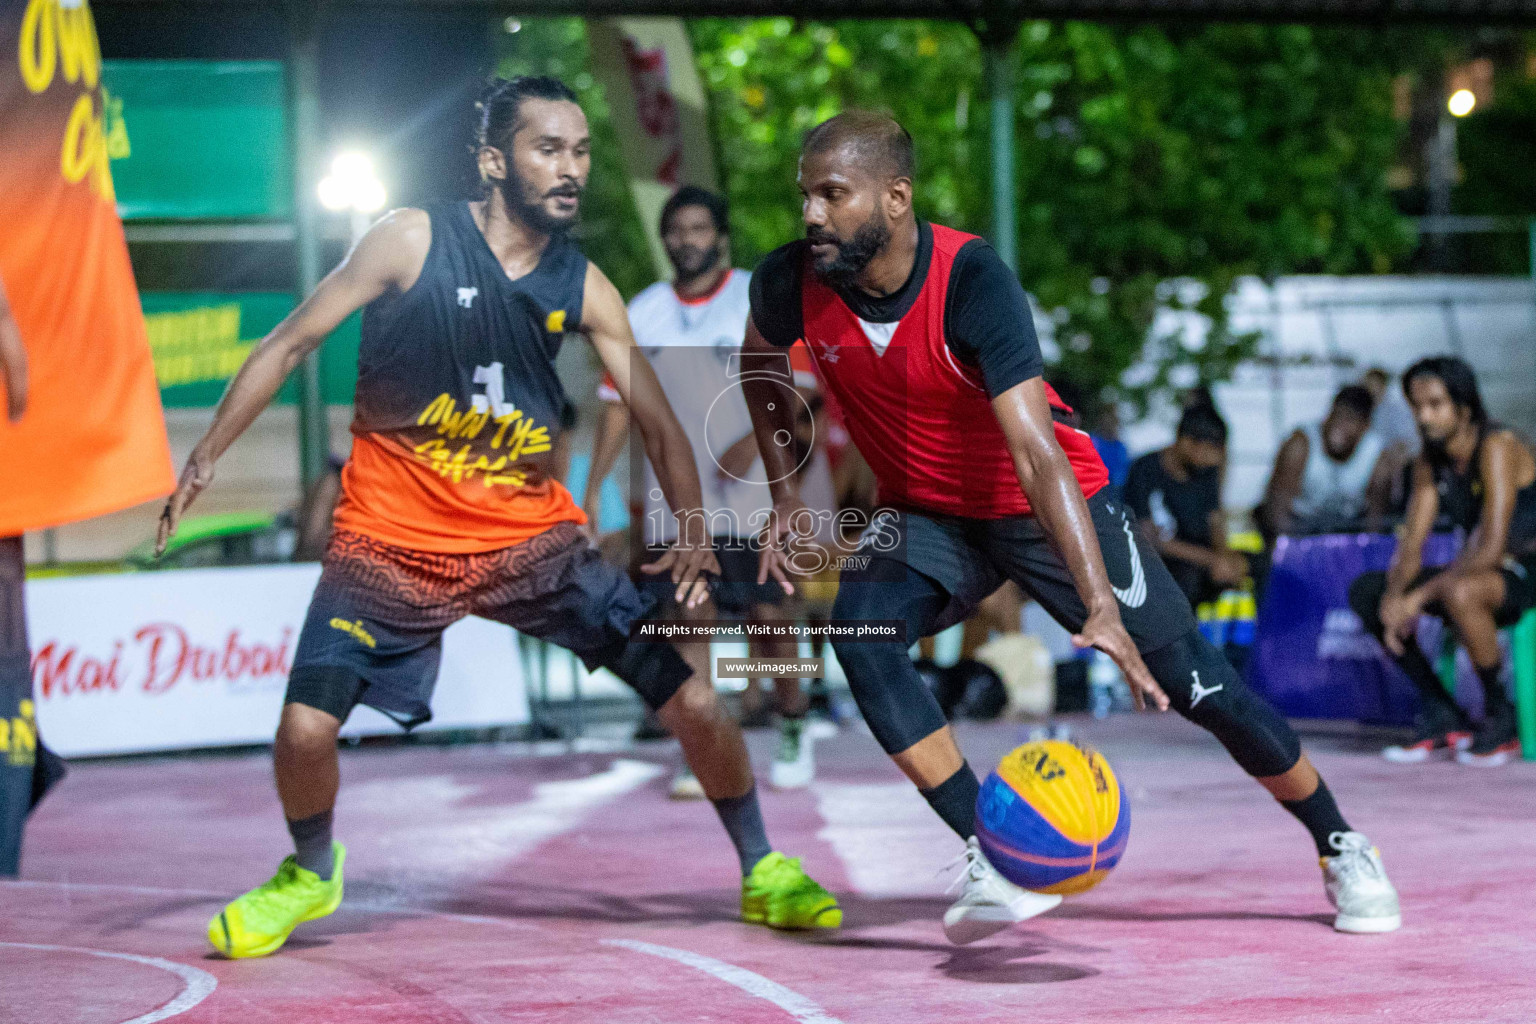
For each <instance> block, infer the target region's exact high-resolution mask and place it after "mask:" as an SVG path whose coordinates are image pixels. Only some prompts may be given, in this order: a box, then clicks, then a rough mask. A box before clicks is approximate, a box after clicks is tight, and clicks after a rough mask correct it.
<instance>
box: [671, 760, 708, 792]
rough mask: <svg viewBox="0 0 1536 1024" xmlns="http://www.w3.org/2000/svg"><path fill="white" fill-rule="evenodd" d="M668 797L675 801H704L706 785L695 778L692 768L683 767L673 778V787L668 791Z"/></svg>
mask: <svg viewBox="0 0 1536 1024" xmlns="http://www.w3.org/2000/svg"><path fill="white" fill-rule="evenodd" d="M667 796H669V797H671V798H672V799H673V800H703V799H704V785H703V784H702V783H701V782H699V780H698V778H697V777H695V776H694V774H693V770H692V769H691V768H689V767H688V766H687V765H683V767H681V768H679V769H678V770H677V774H676V775H674V776H672V787H671V788H670V789H668V790H667Z"/></svg>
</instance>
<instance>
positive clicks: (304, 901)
mask: <svg viewBox="0 0 1536 1024" xmlns="http://www.w3.org/2000/svg"><path fill="white" fill-rule="evenodd" d="M331 854H332V856H333V857H335V859H336V866H335V868H334V869H332V871H331V877H330V880H329V881H326V880H324V879H322V878H321V877H320V876H319V875H317V874H315V873H314V872H313V871H310V870H309V869H308V868H301V867H299V865H298V862H297V861H295V860H294V859H293V858H292V857H288V858H287V859H286V860H284V861H283V862H282V863H281V864H280V865H278V868H277V874H275V875H273V876H272V878H271V880H270V881H268V882H267V883H266V884H265V885H263V886H260V887H259V888H255V889H252V890H251V891H250V892H248V893H246V894H245V895H244V896H241V897H240V898H239V899H237V900H235V901H234V902H233V903H231V904H230V905H229V906H227V907H225V908H224V909H223V910H221V911H219V912H218V913H217V914H215V915H214V916H213V920H211V921H209V922H208V941H209V942H211V943H213V948H215V949H217V950H218V951H219V952H220V953H223V954H224V955H225V956H227V957H229V958H230V959H232V960H240V959H243V958H245V957H251V956H267V955H268V954H271V953H276V952H277V951H278V950H279V949H280V948H282V945H283V943H285V942H287V941H288V936H289V935H290V934H291V933H292V932H293V930H294V929H295V928H296V927H298V926H299V925H300V924H302V923H304V922H305V921H313V920H315V919H316V918H318V917H325V916H326V915H327V914H330V913H332V912H334V911H335V909H336V908H337V907H339V906H340V905H341V867H342V864H343V863H344V862H345V861H346V859H347V848H346V847H345V846H342V845H341V844H340V843H337V842H332V843H331Z"/></svg>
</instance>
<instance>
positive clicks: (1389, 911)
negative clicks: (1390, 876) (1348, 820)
mask: <svg viewBox="0 0 1536 1024" xmlns="http://www.w3.org/2000/svg"><path fill="white" fill-rule="evenodd" d="M1328 845H1330V846H1332V847H1333V848H1334V849H1335V850H1338V851H1339V852H1338V853H1337V854H1335V855H1334V856H1332V857H1324V858H1323V859H1322V862H1323V887H1324V888H1325V889H1327V891H1328V902H1329V903H1332V904H1333V906H1334V909H1335V910H1337V911H1338V912H1339V913H1338V916H1337V917H1335V918H1334V919H1333V927H1334V929H1335V930H1336V931H1341V932H1353V933H1355V934H1361V935H1368V934H1371V933H1374V932H1395V931H1397V929H1398V928H1400V927H1402V924H1403V915H1402V913H1401V912H1400V910H1399V908H1398V903H1397V890H1396V889H1394V888H1392V883H1391V882H1389V881H1388V880H1387V869H1386V868H1384V867H1382V864H1381V851H1379V850H1377V849H1376V847H1374V846H1372V845H1371V841H1370V840H1369V839H1367V838H1366V837H1365V836H1363V835H1361V834H1360V833H1359V832H1335V833H1334V834H1333V835H1331V836H1329V837H1328Z"/></svg>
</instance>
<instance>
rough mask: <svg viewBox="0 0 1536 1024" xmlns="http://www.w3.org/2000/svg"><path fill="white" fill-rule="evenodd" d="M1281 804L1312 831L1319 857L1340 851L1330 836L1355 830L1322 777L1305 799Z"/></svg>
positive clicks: (1286, 801) (1330, 855)
mask: <svg viewBox="0 0 1536 1024" xmlns="http://www.w3.org/2000/svg"><path fill="white" fill-rule="evenodd" d="M1280 806H1281V807H1284V808H1285V809H1286V810H1288V811H1290V812H1291V813H1292V814H1294V815H1295V816H1296V820H1297V821H1299V822H1301V823H1302V824H1303V825H1305V826H1306V827H1307V831H1308V832H1310V833H1312V842H1314V843H1316V844H1317V855H1318V856H1319V857H1332V856H1333V855H1334V854H1335V853H1337V852H1338V851H1337V850H1335V849H1334V848H1333V847H1332V846H1331V845H1329V843H1328V837H1329V836H1331V835H1333V834H1334V833H1335V832H1350V831H1353V830H1352V829H1351V828H1350V827H1349V822H1347V821H1345V820H1344V815H1342V814H1340V813H1339V805H1338V804H1336V803H1334V801H1333V794H1332V793H1330V792H1328V784H1327V783H1326V782H1324V781H1323V780H1322V779H1318V780H1317V791H1316V792H1315V793H1313V794H1312V795H1311V796H1309V797H1307V798H1306V799H1305V800H1281V801H1280Z"/></svg>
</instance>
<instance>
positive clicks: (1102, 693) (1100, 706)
mask: <svg viewBox="0 0 1536 1024" xmlns="http://www.w3.org/2000/svg"><path fill="white" fill-rule="evenodd" d="M1119 681H1120V670H1119V669H1118V668H1116V667H1115V662H1114V659H1112V658H1111V657H1110V656H1109V655H1107V654H1105V653H1104V652H1103V651H1099V650H1095V651H1094V652H1093V660H1091V661H1090V662H1089V663H1088V708H1089V710H1090V711H1092V712H1093V717H1094V718H1107V717H1109V713H1110V712H1111V711H1112V710H1114V707H1115V683H1117V682H1119Z"/></svg>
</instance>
